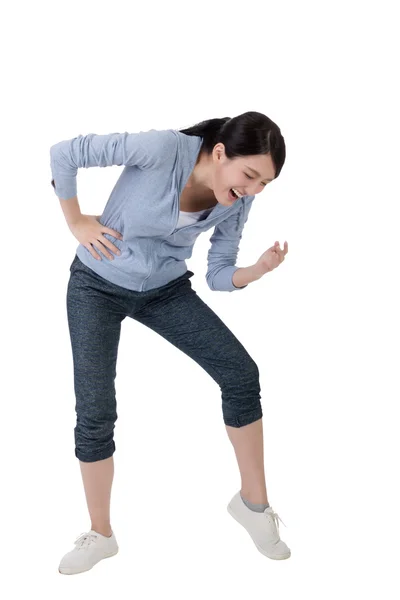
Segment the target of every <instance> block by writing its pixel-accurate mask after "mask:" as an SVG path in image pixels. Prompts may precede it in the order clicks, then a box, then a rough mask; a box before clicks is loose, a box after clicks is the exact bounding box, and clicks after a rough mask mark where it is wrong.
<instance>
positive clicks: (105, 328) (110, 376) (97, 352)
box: [67, 261, 126, 536]
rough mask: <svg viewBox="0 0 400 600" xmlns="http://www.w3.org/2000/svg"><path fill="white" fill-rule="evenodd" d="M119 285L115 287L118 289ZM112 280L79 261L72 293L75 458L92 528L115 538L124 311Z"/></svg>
mask: <svg viewBox="0 0 400 600" xmlns="http://www.w3.org/2000/svg"><path fill="white" fill-rule="evenodd" d="M116 289H117V288H115V290H116ZM121 304H122V303H120V302H118V301H117V300H116V298H115V295H114V289H112V290H111V289H110V284H109V283H108V282H106V281H105V280H102V279H101V278H100V277H98V276H97V275H96V274H94V273H93V272H91V271H90V269H88V268H87V267H86V266H84V265H82V263H80V262H76V261H75V262H74V263H73V266H72V267H71V277H70V280H69V284H68V292H67V312H68V324H69V331H70V337H71V345H72V354H73V365H74V388H75V397H76V406H75V410H76V415H77V420H76V427H75V430H74V434H75V456H76V457H77V458H78V459H79V463H80V469H81V475H82V480H83V485H84V489H85V495H86V501H87V506H88V510H89V514H90V519H91V529H93V530H95V531H97V532H98V533H101V534H102V535H106V536H110V535H111V533H112V530H111V523H110V501H111V487H112V482H113V477H114V461H113V456H112V455H113V453H114V451H115V443H114V435H113V432H114V426H115V421H116V420H117V412H116V397H115V385H114V382H115V377H116V362H117V353H118V345H119V339H120V331H121V322H122V320H123V319H124V318H125V316H126V315H125V314H124V312H123V310H122V309H121Z"/></svg>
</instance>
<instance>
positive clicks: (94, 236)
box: [69, 215, 123, 260]
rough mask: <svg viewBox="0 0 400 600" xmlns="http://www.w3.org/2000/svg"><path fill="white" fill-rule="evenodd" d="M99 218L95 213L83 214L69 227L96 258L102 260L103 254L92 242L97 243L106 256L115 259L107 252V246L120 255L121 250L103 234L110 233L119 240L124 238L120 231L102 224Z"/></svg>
mask: <svg viewBox="0 0 400 600" xmlns="http://www.w3.org/2000/svg"><path fill="white" fill-rule="evenodd" d="M99 219H100V217H96V216H95V215H81V216H80V217H79V219H78V221H76V222H75V223H73V224H72V225H70V226H69V228H70V230H71V232H72V234H73V235H74V236H75V237H76V239H77V240H78V242H79V243H80V244H82V246H85V248H87V249H88V250H89V252H90V254H91V255H92V256H94V258H96V259H97V260H101V256H99V254H98V253H97V252H96V250H95V249H94V248H93V246H92V244H93V245H96V246H97V249H98V250H101V252H102V253H103V254H104V255H105V256H106V258H108V259H110V260H114V256H113V255H112V254H110V253H109V252H107V250H106V248H109V249H110V250H112V251H113V252H114V253H115V254H118V255H120V254H121V252H120V250H119V249H118V248H117V247H116V246H114V244H113V243H112V242H110V241H109V240H108V239H107V238H106V237H104V235H103V234H104V233H108V234H109V235H112V236H113V237H115V238H117V239H119V240H122V239H123V238H122V235H121V234H120V233H119V232H118V231H115V230H114V229H110V228H109V227H105V226H104V225H102V224H101V223H100V222H99Z"/></svg>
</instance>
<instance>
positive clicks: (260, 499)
mask: <svg viewBox="0 0 400 600" xmlns="http://www.w3.org/2000/svg"><path fill="white" fill-rule="evenodd" d="M240 495H241V496H242V497H243V498H245V499H246V500H247V501H248V502H251V504H268V503H269V502H268V497H267V494H266V493H265V492H253V491H246V490H244V489H241V490H240Z"/></svg>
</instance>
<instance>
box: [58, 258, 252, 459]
mask: <svg viewBox="0 0 400 600" xmlns="http://www.w3.org/2000/svg"><path fill="white" fill-rule="evenodd" d="M70 271H71V274H70V279H69V282H68V290H67V314H68V325H69V331H70V337H71V345H72V355H73V367H74V390H75V398H76V405H75V411H76V417H77V418H76V427H75V429H74V435H75V456H76V457H77V458H78V459H79V460H81V461H84V462H94V461H97V460H103V459H106V458H109V457H110V456H112V455H113V453H114V452H115V442H114V427H115V422H116V420H117V405H116V394H115V385H114V383H115V378H116V363H117V354H118V345H119V339H120V332H121V323H122V321H123V320H124V319H125V317H131V318H132V319H135V320H136V321H139V322H140V323H143V324H144V325H146V326H147V327H149V328H150V329H152V330H153V331H155V332H156V333H158V334H159V335H161V336H162V337H164V338H165V339H166V340H168V341H169V342H170V343H171V344H173V345H174V346H176V347H177V348H179V349H180V350H181V351H182V352H184V353H185V354H187V355H188V356H190V357H191V358H192V359H193V360H195V361H196V362H197V363H198V364H199V365H200V366H201V367H203V369H205V371H206V372H207V373H208V374H209V375H210V376H211V377H212V378H213V379H214V380H215V381H216V382H217V383H218V385H219V387H220V390H221V397H222V415H223V419H224V423H225V424H226V425H230V426H232V427H242V426H243V425H248V424H250V423H252V422H253V421H257V420H258V419H260V418H261V417H262V416H263V413H262V408H261V402H260V399H261V396H260V391H261V390H260V383H259V371H258V367H257V365H256V363H255V362H254V360H253V359H252V358H251V357H250V355H249V354H248V352H247V351H246V350H245V348H244V347H243V345H242V344H241V343H240V342H239V340H238V339H237V338H236V337H235V336H234V334H233V333H232V332H231V331H230V329H229V328H228V327H227V326H226V325H225V324H224V323H223V321H221V319H220V318H219V317H218V316H217V315H216V314H215V313H214V312H213V311H212V310H211V308H210V307H209V306H208V305H207V304H206V303H205V302H203V300H201V299H200V298H199V296H198V295H197V293H196V292H195V291H194V290H193V289H192V284H191V281H190V277H192V276H193V275H194V273H193V272H192V271H190V270H187V271H186V273H184V275H182V276H181V277H178V278H177V279H175V280H173V281H170V282H169V283H167V284H166V285H163V286H161V287H158V288H155V289H152V290H148V291H145V292H137V291H133V290H128V289H126V288H123V287H121V286H118V285H115V284H113V283H111V282H109V281H108V280H106V279H104V278H103V277H100V276H99V275H97V274H96V273H95V272H94V271H92V270H91V269H89V268H88V267H86V265H84V264H83V263H82V262H81V261H80V260H79V258H78V257H77V256H75V258H74V260H73V262H72V264H71V267H70Z"/></svg>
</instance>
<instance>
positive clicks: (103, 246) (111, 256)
mask: <svg viewBox="0 0 400 600" xmlns="http://www.w3.org/2000/svg"><path fill="white" fill-rule="evenodd" d="M104 240H105V241H107V240H106V238H104ZM96 242H99V243H98V246H99V247H97V245H96V246H95V247H96V250H100V252H102V253H103V254H104V256H105V257H106V258H108V259H109V260H114V257H113V255H112V254H110V252H107V250H106V248H105V245H103V243H102V242H100V240H96ZM92 243H93V242H92ZM94 245H95V244H94V243H93V246H94Z"/></svg>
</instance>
